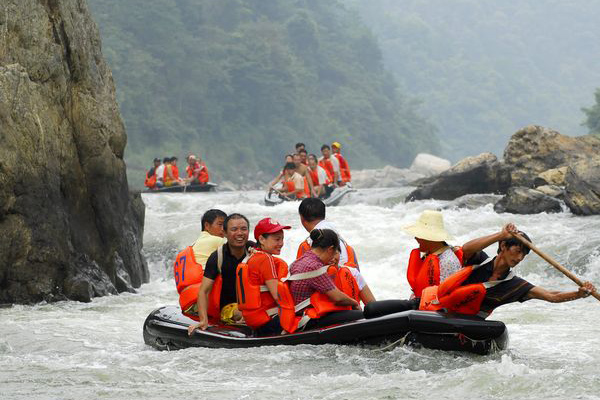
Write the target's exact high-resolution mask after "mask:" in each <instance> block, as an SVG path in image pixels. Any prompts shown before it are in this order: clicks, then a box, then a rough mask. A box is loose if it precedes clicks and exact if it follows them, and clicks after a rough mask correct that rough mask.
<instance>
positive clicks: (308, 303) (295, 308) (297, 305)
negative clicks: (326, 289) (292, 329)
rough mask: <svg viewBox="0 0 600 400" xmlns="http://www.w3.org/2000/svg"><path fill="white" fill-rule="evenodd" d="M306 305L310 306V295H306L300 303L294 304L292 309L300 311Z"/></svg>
mask: <svg viewBox="0 0 600 400" xmlns="http://www.w3.org/2000/svg"><path fill="white" fill-rule="evenodd" d="M308 306H310V297H307V298H306V299H304V300H302V301H301V302H300V303H298V304H296V306H295V307H294V310H295V311H296V312H298V311H302V310H304V309H305V308H306V307H308Z"/></svg>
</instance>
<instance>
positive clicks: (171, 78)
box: [89, 0, 438, 185]
mask: <svg viewBox="0 0 600 400" xmlns="http://www.w3.org/2000/svg"><path fill="white" fill-rule="evenodd" d="M89 3H90V8H91V10H92V14H93V16H94V18H95V20H96V21H97V23H98V25H99V28H100V32H101V36H102V41H103V53H104V55H105V57H106V58H107V60H108V62H109V64H110V65H111V68H112V70H113V75H114V78H115V83H116V87H117V96H118V102H119V104H120V107H121V113H122V116H123V119H124V122H125V125H126V128H127V134H128V138H129V139H128V146H127V150H126V155H125V157H126V161H127V164H128V168H129V170H130V171H129V172H130V177H131V178H132V179H131V180H135V182H131V184H132V185H135V184H138V185H139V183H140V182H141V181H143V177H142V176H143V168H144V167H146V168H148V167H149V166H150V163H151V161H152V159H153V158H154V157H156V156H167V155H177V156H179V157H180V159H181V158H182V157H184V156H185V155H187V154H189V153H196V154H198V153H199V154H200V155H201V156H202V158H203V159H204V160H205V161H206V162H207V164H208V165H209V168H210V170H211V171H212V173H213V177H214V178H215V179H216V180H217V181H218V180H219V179H229V180H232V181H234V182H240V181H247V180H256V179H257V172H258V171H262V172H264V173H266V175H265V176H268V175H271V174H272V173H274V172H275V171H276V170H277V169H278V168H280V167H281V164H282V162H283V156H284V154H286V153H288V152H290V151H291V150H293V145H294V144H295V143H296V142H299V141H301V142H305V143H306V144H307V147H308V149H309V150H310V151H311V152H315V153H318V152H319V149H320V145H321V144H323V143H331V141H333V140H336V141H339V142H341V143H342V144H343V151H344V153H345V155H346V157H347V158H348V159H349V160H350V163H351V166H352V167H353V168H362V167H377V166H383V165H386V164H392V165H399V166H406V165H408V164H409V163H410V162H411V161H412V159H413V157H414V156H415V154H416V153H418V152H419V151H428V152H430V153H436V152H437V149H438V144H437V140H436V139H435V129H434V127H433V125H432V124H430V123H429V122H428V121H427V120H425V119H424V118H422V117H420V116H419V113H418V110H417V104H416V102H415V101H414V100H413V97H412V96H411V95H410V93H408V92H406V91H400V90H399V89H398V85H397V84H396V82H395V79H394V77H393V76H392V75H391V74H390V73H388V72H386V71H385V69H384V66H383V60H382V55H381V51H380V49H379V47H378V44H377V41H376V40H375V38H374V36H373V35H372V33H371V31H370V29H369V28H367V27H366V26H365V25H364V24H363V23H362V21H361V19H360V17H359V16H358V14H357V12H356V11H355V10H348V9H347V8H346V7H345V6H343V5H342V4H341V3H340V2H338V1H333V0H332V1H308V0H299V1H264V0H128V1H115V0H90V1H89ZM132 171H133V172H134V174H132Z"/></svg>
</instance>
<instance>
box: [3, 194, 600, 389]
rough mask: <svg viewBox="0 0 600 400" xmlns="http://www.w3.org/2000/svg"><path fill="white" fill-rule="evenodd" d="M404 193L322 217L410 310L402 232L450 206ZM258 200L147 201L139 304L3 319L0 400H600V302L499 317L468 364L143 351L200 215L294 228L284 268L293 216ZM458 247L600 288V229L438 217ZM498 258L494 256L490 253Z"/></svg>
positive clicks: (295, 351) (527, 271)
mask: <svg viewBox="0 0 600 400" xmlns="http://www.w3.org/2000/svg"><path fill="white" fill-rule="evenodd" d="M407 191H408V189H406V188H403V189H377V190H371V191H366V190H365V191H359V192H358V193H353V194H352V195H351V197H350V198H348V199H345V201H344V202H343V204H342V205H340V206H338V207H330V208H328V209H327V218H328V220H330V221H333V222H335V224H336V225H337V227H338V229H339V231H340V232H341V233H342V235H343V236H344V238H345V239H346V240H347V241H348V242H349V243H350V244H352V245H353V246H354V247H355V249H356V251H357V254H358V257H359V261H360V265H361V270H362V271H363V273H364V275H365V277H366V278H367V280H368V283H369V285H370V287H371V288H372V290H373V292H374V294H375V295H376V297H377V298H378V299H390V298H406V297H407V296H408V295H409V288H408V284H407V282H406V264H407V261H408V255H409V253H410V250H411V249H412V248H413V247H414V244H415V243H414V239H412V238H411V237H409V236H408V235H406V234H404V233H403V232H402V230H401V229H400V228H401V227H402V226H404V225H407V224H409V223H412V222H413V221H415V220H416V219H417V217H418V215H419V214H420V213H421V211H423V210H425V209H429V208H439V207H444V206H447V205H448V204H449V203H448V202H442V201H419V202H414V203H408V204H404V203H402V201H401V199H402V198H403V197H404V195H405V194H406V193H407ZM261 197H262V193H260V192H226V193H204V194H202V193H199V194H158V195H144V201H145V203H146V205H147V208H146V228H145V229H146V230H145V238H144V247H145V253H146V256H147V259H148V262H149V266H150V270H151V281H150V283H148V284H146V285H144V286H142V288H141V289H140V290H139V291H138V293H137V294H122V295H119V296H109V297H104V298H98V299H94V301H92V302H91V303H88V304H84V303H78V302H59V303H53V304H38V305H35V306H12V307H8V308H4V309H0V332H1V335H0V399H11V400H12V399H14V400H16V399H28V400H31V399H78V400H80V399H148V400H149V399H161V400H164V399H277V400H279V399H336V400H341V399H353V400H355V399H358V400H363V399H364V400H366V399H405V398H406V399H413V398H414V399H424V398H432V399H566V398H568V399H598V398H600V379H599V376H598V371H599V370H600V323H599V321H600V302H598V301H597V300H595V299H594V298H592V297H589V298H587V299H584V300H577V301H574V302H569V303H561V304H549V303H544V302H541V301H535V300H533V301H528V302H525V303H522V304H520V303H517V304H511V305H508V306H504V307H501V308H499V309H498V310H497V311H495V312H494V314H493V316H492V319H498V320H502V321H504V322H505V323H506V325H507V326H508V329H509V334H510V344H509V348H508V350H506V351H503V352H501V353H498V354H493V355H490V356H476V355H468V354H459V353H451V352H441V351H433V350H426V349H415V348H410V347H399V348H395V349H393V350H391V351H386V352H383V351H380V350H376V349H370V348H362V347H346V346H335V345H326V346H308V345H305V346H295V347H292V346H278V347H271V348H268V347H267V348H254V349H237V350H219V349H202V348H194V349H187V350H180V351H174V352H160V351H157V350H154V349H152V348H150V347H148V346H146V345H145V344H144V341H143V339H142V325H143V323H144V319H145V318H146V316H147V315H148V314H149V313H150V312H151V311H152V310H153V309H155V308H158V307H159V306H162V305H166V304H177V293H176V290H175V284H174V280H173V276H172V262H173V259H174V257H175V254H176V253H177V251H178V250H180V249H183V247H184V246H186V245H189V244H191V243H192V242H193V241H194V240H195V239H196V237H197V236H198V234H199V232H200V218H201V216H202V214H203V212H204V211H205V210H207V209H209V208H220V209H222V210H223V211H225V212H227V213H231V212H239V213H243V214H245V215H246V216H247V217H248V218H249V219H250V222H251V224H252V228H253V226H254V224H255V223H256V222H257V221H258V220H259V219H261V218H263V217H267V216H270V217H273V218H276V219H277V220H279V221H280V222H281V223H285V224H289V225H292V227H293V229H292V230H290V231H286V238H285V246H284V248H283V251H282V254H281V257H282V258H283V259H285V260H286V261H288V262H291V261H293V259H294V255H295V254H296V249H297V247H298V244H299V243H300V242H301V241H302V240H303V239H304V238H305V237H306V235H307V234H306V232H305V231H304V230H303V228H302V227H301V225H300V220H299V217H298V213H297V207H298V204H297V203H287V204H283V205H280V206H277V207H266V206H263V205H260V204H259V202H260V200H261ZM444 219H445V223H446V226H447V228H448V229H449V230H450V231H451V233H453V234H454V236H455V240H454V242H453V244H457V245H460V244H462V243H464V242H465V241H467V240H469V239H472V238H474V237H477V236H481V235H485V234H489V233H493V232H495V231H497V230H498V229H500V228H501V226H502V225H503V224H504V223H506V222H509V221H512V222H515V223H516V224H517V226H518V227H519V228H520V229H521V230H523V231H525V232H527V233H528V234H529V236H530V237H531V238H532V240H533V241H534V242H535V243H536V244H537V245H538V246H539V247H540V248H541V249H542V250H545V251H546V252H547V253H549V254H550V255H552V256H554V257H555V258H556V259H557V260H558V261H559V262H561V263H563V264H564V265H566V266H567V267H568V268H570V269H571V270H572V271H573V272H575V273H576V274H577V275H579V276H580V277H582V278H583V279H587V280H591V281H593V282H594V283H596V285H597V286H600V217H598V216H596V217H576V216H573V215H572V214H570V213H561V214H550V215H546V214H540V215H525V216H521V215H512V214H496V213H495V212H494V211H493V209H492V207H491V206H490V205H487V206H484V207H480V208H477V209H473V210H468V209H452V208H450V209H446V210H444ZM489 252H492V253H493V252H495V247H492V248H490V249H488V253H489ZM517 272H518V274H519V275H520V276H522V277H523V278H525V279H527V280H529V281H530V282H532V283H533V284H536V285H541V286H544V287H547V288H554V289H558V290H574V289H575V285H574V284H573V283H571V282H570V281H569V280H568V279H567V278H565V277H564V276H562V275H561V274H560V273H558V272H557V271H555V270H554V269H553V268H552V267H550V266H549V265H547V264H546V263H545V262H544V261H543V260H541V259H540V258H539V257H538V256H537V255H535V254H533V253H531V254H530V255H528V256H527V257H526V259H525V260H524V261H523V262H522V263H521V264H520V265H519V266H518V267H517Z"/></svg>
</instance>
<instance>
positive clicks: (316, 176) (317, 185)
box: [308, 154, 333, 198]
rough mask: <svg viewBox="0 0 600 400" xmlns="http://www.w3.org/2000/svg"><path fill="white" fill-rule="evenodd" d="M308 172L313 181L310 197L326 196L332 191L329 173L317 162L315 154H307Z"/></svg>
mask: <svg viewBox="0 0 600 400" xmlns="http://www.w3.org/2000/svg"><path fill="white" fill-rule="evenodd" d="M308 172H309V175H310V179H311V181H312V183H313V192H312V197H319V198H323V197H327V196H328V195H329V194H331V192H332V191H333V185H332V182H331V179H329V175H327V172H326V171H325V169H324V168H323V167H321V166H320V165H319V164H318V161H317V156H315V155H314V154H311V155H309V156H308Z"/></svg>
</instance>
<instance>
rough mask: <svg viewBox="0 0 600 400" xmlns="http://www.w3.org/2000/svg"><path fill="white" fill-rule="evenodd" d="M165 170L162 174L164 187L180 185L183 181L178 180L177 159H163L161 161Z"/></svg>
mask: <svg viewBox="0 0 600 400" xmlns="http://www.w3.org/2000/svg"><path fill="white" fill-rule="evenodd" d="M163 164H164V166H165V170H164V172H163V181H164V184H165V186H166V187H169V186H175V185H182V184H183V181H182V180H181V178H179V169H178V168H177V157H165V158H164V159H163Z"/></svg>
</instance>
